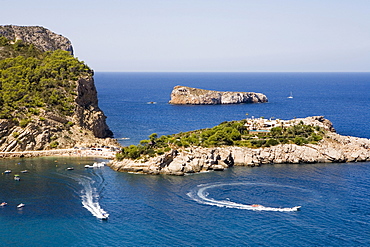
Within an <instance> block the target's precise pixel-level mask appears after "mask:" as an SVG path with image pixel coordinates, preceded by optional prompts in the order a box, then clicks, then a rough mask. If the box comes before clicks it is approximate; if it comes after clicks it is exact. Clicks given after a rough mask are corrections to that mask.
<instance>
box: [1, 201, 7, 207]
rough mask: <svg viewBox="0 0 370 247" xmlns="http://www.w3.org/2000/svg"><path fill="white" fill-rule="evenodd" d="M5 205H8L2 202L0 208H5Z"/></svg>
mask: <svg viewBox="0 0 370 247" xmlns="http://www.w3.org/2000/svg"><path fill="white" fill-rule="evenodd" d="M6 205H8V203H6V202H2V203H0V207H4V206H6Z"/></svg>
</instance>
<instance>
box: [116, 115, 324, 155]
mask: <svg viewBox="0 0 370 247" xmlns="http://www.w3.org/2000/svg"><path fill="white" fill-rule="evenodd" d="M244 124H245V120H241V121H232V122H223V123H221V124H220V125H217V126H215V127H213V128H209V129H201V130H195V131H189V132H185V133H178V134H174V135H167V136H161V137H159V138H158V135H157V134H156V133H153V134H151V135H150V136H149V140H142V141H140V144H139V145H136V146H135V145H131V146H128V147H125V148H123V149H122V152H120V153H118V154H117V159H118V160H122V159H124V158H128V159H138V158H144V159H147V158H148V157H154V156H155V155H160V154H163V153H164V152H167V151H170V150H171V148H181V147H184V148H186V147H189V146H201V147H219V146H240V147H250V148H259V147H270V146H275V145H278V144H286V143H294V144H297V145H304V144H308V143H312V144H316V143H317V142H318V141H320V140H321V139H322V138H323V137H324V135H325V131H324V130H323V129H322V128H320V127H318V126H310V125H304V124H303V122H301V123H299V124H297V125H294V126H291V127H275V128H272V129H271V130H270V132H265V133H258V134H256V133H252V134H250V133H249V131H248V130H247V129H246V127H244Z"/></svg>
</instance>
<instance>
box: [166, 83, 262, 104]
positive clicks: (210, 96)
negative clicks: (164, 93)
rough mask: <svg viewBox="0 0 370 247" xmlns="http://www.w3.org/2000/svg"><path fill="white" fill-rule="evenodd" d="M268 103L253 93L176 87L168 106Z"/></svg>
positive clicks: (259, 94) (258, 94)
mask: <svg viewBox="0 0 370 247" xmlns="http://www.w3.org/2000/svg"><path fill="white" fill-rule="evenodd" d="M264 102H268V99H267V97H266V95H264V94H261V93H253V92H219V91H212V90H205V89H198V88H191V87H185V86H176V87H174V88H173V90H172V93H171V100H170V102H169V103H170V104H174V105H216V104H240V103H264Z"/></svg>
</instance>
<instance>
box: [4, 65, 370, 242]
mask: <svg viewBox="0 0 370 247" xmlns="http://www.w3.org/2000/svg"><path fill="white" fill-rule="evenodd" d="M95 83H96V87H97V90H98V97H99V105H100V108H101V109H102V110H103V111H104V112H105V114H106V115H107V122H108V124H109V126H110V127H111V129H112V131H113V132H114V134H115V137H116V138H119V141H120V142H121V144H122V145H131V144H138V143H139V141H140V140H142V139H146V138H147V137H148V136H149V135H150V134H152V133H157V134H158V135H167V134H173V133H177V132H181V131H182V132H185V131H189V130H194V129H200V128H207V127H212V126H215V125H217V124H219V123H221V122H223V121H230V120H240V119H243V118H245V117H246V114H248V117H252V116H254V117H261V116H263V117H265V118H270V117H275V118H280V119H292V118H294V117H297V118H300V117H307V116H317V115H323V116H325V117H326V118H328V119H329V120H330V121H332V122H333V124H334V127H335V128H336V130H337V132H338V133H339V134H342V135H352V136H358V137H365V138H370V128H369V127H368V125H369V122H370V121H369V119H370V73H99V72H97V73H96V74H95ZM176 85H184V86H190V87H199V88H204V89H212V90H220V91H251V92H259V93H264V94H265V95H267V97H268V99H269V103H265V104H241V105H212V106H173V105H169V104H168V101H169V99H170V93H171V91H172V88H173V87H174V86H176ZM291 92H292V95H293V99H288V98H287V97H288V96H289V95H290V93H291ZM95 161H104V160H102V159H92V158H67V157H66V158H61V157H44V158H31V159H11V160H0V171H1V172H3V171H5V170H6V169H11V170H12V171H13V172H12V173H11V174H0V202H2V201H6V202H7V203H8V205H7V206H4V207H0V246H10V245H13V246H370V162H364V163H340V164H339V163H333V164H299V165H264V166H261V167H256V168H249V167H233V168H230V169H227V170H225V171H223V172H207V173H201V174H194V175H188V176H183V177H176V176H166V175H160V176H150V175H138V174H130V173H118V172H115V171H113V170H111V169H110V168H109V167H103V168H97V169H85V168H84V165H86V164H92V163H93V162H95ZM68 167H74V170H67V168H68ZM25 169H27V170H28V171H29V173H24V174H23V173H20V171H22V170H25ZM14 174H20V177H21V180H20V181H15V180H14V179H13V176H14ZM19 203H24V204H25V207H23V208H21V209H18V208H17V207H16V206H17V205H18V204H19ZM251 204H262V205H264V206H266V207H270V208H273V209H279V208H290V207H293V206H302V208H301V211H298V212H280V211H276V210H271V211H254V210H250V208H249V207H247V205H251ZM103 212H107V213H109V215H110V217H109V220H107V221H102V220H100V219H98V216H99V215H101V214H102V213H103Z"/></svg>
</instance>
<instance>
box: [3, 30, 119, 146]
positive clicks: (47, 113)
mask: <svg viewBox="0 0 370 247" xmlns="http://www.w3.org/2000/svg"><path fill="white" fill-rule="evenodd" d="M0 105H1V109H0V151H1V152H12V151H13V152H14V151H32V150H50V149H60V148H71V147H74V146H75V145H83V146H90V145H117V142H116V141H115V140H114V139H112V137H113V133H112V131H111V130H110V129H109V127H108V125H107V124H106V116H105V115H104V113H103V112H102V110H101V109H100V108H99V106H98V99H97V91H96V88H95V84H94V79H93V71H92V70H91V69H90V68H89V67H88V66H87V65H86V64H84V63H83V62H81V61H79V60H78V59H77V58H75V57H73V48H72V45H71V42H70V41H69V40H68V39H67V38H66V37H63V36H62V35H59V34H55V33H53V32H52V31H50V30H48V29H46V28H43V27H37V26H26V27H24V26H12V25H7V26H0Z"/></svg>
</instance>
